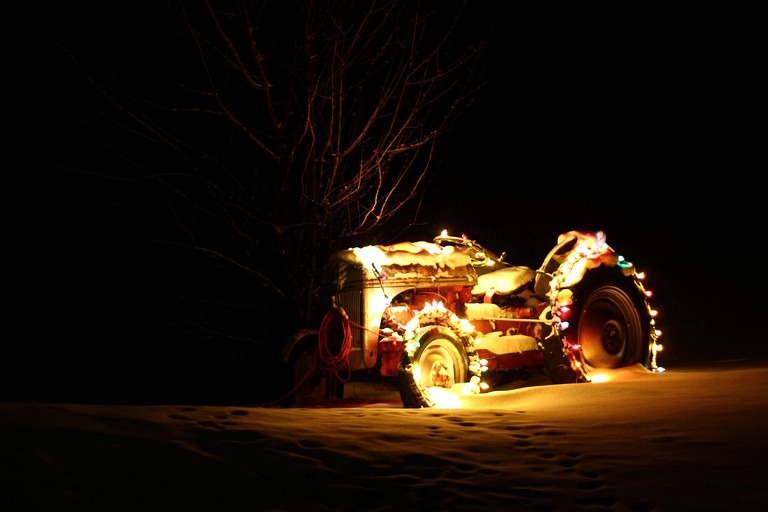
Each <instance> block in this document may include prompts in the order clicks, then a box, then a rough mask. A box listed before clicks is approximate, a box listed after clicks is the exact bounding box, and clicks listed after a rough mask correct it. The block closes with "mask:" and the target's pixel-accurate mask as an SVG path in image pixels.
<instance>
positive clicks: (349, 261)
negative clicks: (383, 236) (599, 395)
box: [282, 231, 662, 408]
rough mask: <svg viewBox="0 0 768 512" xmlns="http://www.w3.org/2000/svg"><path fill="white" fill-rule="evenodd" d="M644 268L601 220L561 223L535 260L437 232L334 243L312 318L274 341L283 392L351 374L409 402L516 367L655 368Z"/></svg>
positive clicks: (585, 377)
mask: <svg viewBox="0 0 768 512" xmlns="http://www.w3.org/2000/svg"><path fill="white" fill-rule="evenodd" d="M643 277H644V276H643V274H642V273H639V272H638V271H637V270H636V269H635V267H634V265H633V264H632V263H630V262H629V261H627V260H625V259H624V258H623V257H622V256H620V255H619V254H618V253H616V252H615V251H614V250H613V249H612V248H611V247H610V246H608V245H607V243H606V240H605V235H604V233H602V232H597V233H588V232H580V231H570V232H568V233H564V234H562V235H560V237H559V238H558V242H557V245H555V247H554V248H553V249H552V250H551V251H550V253H549V254H548V255H547V256H546V257H545V258H544V261H543V263H542V265H541V266H540V267H539V268H536V269H534V268H532V267H527V266H515V265H510V264H507V263H506V262H504V261H503V256H502V257H499V256H497V255H496V254H494V253H492V252H491V251H489V250H487V249H485V248H484V247H482V246H481V245H480V244H478V243H477V242H476V241H474V240H470V239H468V238H466V237H463V236H462V237H455V236H449V235H448V234H446V233H445V232H444V233H443V234H441V235H440V236H438V237H436V238H435V239H434V240H433V241H432V242H404V243H399V244H395V245H373V246H366V247H359V248H352V249H348V250H344V251H340V252H337V253H335V254H334V255H333V256H332V257H331V258H330V260H329V261H328V264H327V266H326V272H325V276H324V289H325V295H326V299H325V303H326V304H327V310H326V311H327V312H326V313H325V316H324V317H323V319H322V322H321V323H320V325H319V327H318V328H317V329H305V330H302V331H300V332H298V333H296V334H295V335H294V336H293V337H292V339H290V340H289V341H288V342H287V343H286V344H285V346H284V350H283V361H284V362H285V363H286V365H287V368H288V374H289V380H290V383H289V385H290V392H289V394H288V395H286V397H285V399H284V400H283V401H282V404H283V405H285V406H288V405H292V404H295V403H297V401H303V400H304V399H305V398H307V397H315V398H319V397H322V396H326V397H330V396H331V395H330V394H335V395H337V396H339V395H340V394H341V393H343V385H344V383H345V382H350V381H381V382H389V383H391V384H392V385H393V386H396V387H397V389H398V390H399V392H400V397H401V399H402V402H403V406H404V407H408V408H415V407H431V406H433V405H435V401H434V400H433V395H434V393H435V392H436V389H437V388H443V389H446V390H456V391H458V392H462V393H481V392H486V391H490V390H492V389H493V386H494V383H497V382H500V381H502V380H503V376H504V375H509V374H510V372H518V371H520V370H522V369H531V368H537V369H541V370H543V371H545V372H546V374H547V375H548V376H549V377H550V378H551V380H552V382H553V383H556V384H558V383H576V382H587V381H589V380H590V374H591V373H592V372H593V371H594V370H595V369H604V368H620V367H625V366H633V365H637V364H640V365H643V366H644V367H645V368H647V369H649V370H651V371H660V370H662V368H660V367H659V366H658V365H657V357H656V356H657V352H658V351H659V350H660V349H661V345H660V344H659V343H658V338H659V336H660V331H659V330H658V329H657V328H656V322H655V319H654V317H655V311H654V310H652V309H651V306H650V304H649V301H648V298H649V296H650V293H649V292H647V291H646V289H645V288H644V286H643V284H642V279H643Z"/></svg>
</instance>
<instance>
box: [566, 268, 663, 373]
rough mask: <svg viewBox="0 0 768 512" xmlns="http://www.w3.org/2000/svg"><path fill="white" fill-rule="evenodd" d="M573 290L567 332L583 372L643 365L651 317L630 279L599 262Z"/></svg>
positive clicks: (647, 352) (647, 353) (647, 357)
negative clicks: (574, 345)
mask: <svg viewBox="0 0 768 512" xmlns="http://www.w3.org/2000/svg"><path fill="white" fill-rule="evenodd" d="M573 292H574V295H573V296H574V303H573V305H572V307H571V315H570V318H568V322H569V324H570V325H569V327H568V329H567V330H566V331H565V336H566V338H567V339H568V341H569V342H570V343H571V344H573V343H574V342H575V343H576V344H578V346H579V347H580V349H579V350H578V361H579V362H580V363H581V365H582V367H583V370H584V372H585V373H586V374H587V375H588V374H589V372H590V371H591V370H594V369H597V368H621V367H625V366H633V365H636V364H638V363H639V364H641V365H643V366H645V367H646V368H647V367H648V365H649V361H650V353H651V346H652V343H653V340H652V338H651V334H652V329H653V319H652V317H651V314H650V307H649V306H648V303H647V301H646V297H645V295H644V294H643V293H642V291H641V290H640V289H639V288H638V286H637V285H636V284H635V281H634V277H632V276H625V275H624V274H623V273H622V272H621V269H619V268H617V267H604V266H601V267H598V268H595V269H592V270H590V271H587V273H586V275H585V276H584V278H583V279H582V280H581V281H580V282H579V283H578V284H577V285H576V286H574V287H573ZM572 338H575V339H572Z"/></svg>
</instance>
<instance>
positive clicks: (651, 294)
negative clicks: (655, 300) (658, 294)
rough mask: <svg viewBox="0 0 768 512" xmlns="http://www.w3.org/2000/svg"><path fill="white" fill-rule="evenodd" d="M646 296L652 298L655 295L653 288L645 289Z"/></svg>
mask: <svg viewBox="0 0 768 512" xmlns="http://www.w3.org/2000/svg"><path fill="white" fill-rule="evenodd" d="M645 296H646V297H648V298H649V299H650V298H651V297H653V292H652V291H651V290H645Z"/></svg>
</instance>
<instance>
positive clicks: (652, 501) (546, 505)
mask: <svg viewBox="0 0 768 512" xmlns="http://www.w3.org/2000/svg"><path fill="white" fill-rule="evenodd" d="M606 377H607V381H606V382H604V383H599V384H598V383H589V384H567V385H558V386H554V385H541V386H539V385H532V386H528V387H522V388H516V389H505V390H500V391H494V392H491V393H488V394H483V395H473V396H461V395H458V394H457V395H455V397H454V398H455V401H454V403H453V405H452V406H451V407H450V408H432V409H404V408H402V407H401V406H400V404H398V403H397V402H396V401H393V400H391V398H392V397H391V396H390V395H387V394H386V393H383V394H382V391H381V390H377V389H372V392H371V394H370V395H369V396H368V397H367V398H366V396H365V392H364V389H362V388H356V392H355V393H353V394H354V395H355V396H350V398H349V399H347V400H345V401H342V402H338V403H335V404H333V406H330V407H329V406H328V405H325V406H312V407H300V408H293V409H280V408H275V407H218V406H217V407H210V406H186V405H185V406H182V405H172V404H171V405H160V406H111V405H88V404H58V403H29V402H10V403H3V404H0V434H1V435H0V509H2V510H5V511H12V510H33V509H34V510H87V511H95V510H110V511H121V510H126V511H133V510H136V511H139V510H140V511H147V510H164V511H167V510H183V511H195V510H201V511H202V510H206V511H209V510H222V511H241V510H242V511H246V510H248V511H262V510H263V511H306V510H313V511H338V510H357V511H360V510H380V511H387V510H392V511H394V510H477V511H481V510H482V511H487V510H523V509H524V510H544V511H554V510H575V509H583V510H597V511H599V510H612V511H624V510H626V511H680V510H760V509H763V510H764V509H765V507H766V506H768V494H766V492H765V484H766V480H765V461H766V460H768V428H767V427H766V422H765V418H766V417H768V361H766V360H765V359H762V360H759V361H755V360H754V359H751V358H749V357H745V358H738V357H736V358H732V359H729V360H722V361H710V362H708V363H706V364H703V365H700V366H695V367H685V368H678V369H676V368H668V369H667V371H666V372H665V373H661V374H655V373H649V372H647V371H646V370H644V369H643V368H641V367H637V368H629V369H622V370H618V371H612V372H607V374H606ZM533 384H535V383H533Z"/></svg>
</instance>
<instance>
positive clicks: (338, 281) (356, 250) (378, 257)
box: [328, 242, 477, 289]
mask: <svg viewBox="0 0 768 512" xmlns="http://www.w3.org/2000/svg"><path fill="white" fill-rule="evenodd" d="M328 270H329V272H330V273H331V274H330V275H329V276H328V277H329V278H330V281H331V282H333V284H334V285H335V287H336V288H337V289H341V288H343V287H344V286H345V284H347V285H348V284H349V283H350V282H359V281H367V280H377V281H378V280H379V279H381V280H382V281H392V280H394V281H405V280H412V279H432V280H433V281H442V280H446V281H457V280H458V281H460V282H462V283H466V284H470V285H474V284H475V283H476V282H477V273H476V272H475V269H474V267H473V266H472V261H471V259H470V257H469V256H468V255H466V254H464V253H462V252H461V251H458V250H456V248H454V247H453V246H441V245H438V244H435V243H432V242H402V243H398V244H393V245H369V246H365V247H353V248H350V249H347V250H344V251H338V252H336V253H334V254H333V255H332V256H331V258H330V260H329V269H328Z"/></svg>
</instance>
